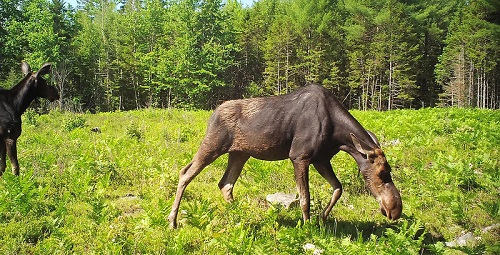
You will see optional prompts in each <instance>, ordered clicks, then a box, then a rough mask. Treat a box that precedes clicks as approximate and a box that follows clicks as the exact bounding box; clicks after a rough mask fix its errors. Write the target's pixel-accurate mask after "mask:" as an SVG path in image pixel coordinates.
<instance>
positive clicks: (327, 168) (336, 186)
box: [314, 161, 342, 222]
mask: <svg viewBox="0 0 500 255" xmlns="http://www.w3.org/2000/svg"><path fill="white" fill-rule="evenodd" d="M314 167H315V168H316V170H317V171H318V173H319V174H320V175H321V176H323V178H325V179H326V180H327V181H328V183H330V185H331V186H332V188H333V194H332V199H331V200H330V203H329V204H328V206H327V207H326V208H325V209H324V210H323V213H322V214H321V219H322V220H323V222H326V218H327V217H328V214H330V211H331V210H332V208H333V206H334V205H335V203H337V201H338V200H339V198H340V196H341V195H342V184H341V183H340V181H339V179H337V176H335V173H334V172H333V168H332V165H331V164H330V161H325V162H322V163H314Z"/></svg>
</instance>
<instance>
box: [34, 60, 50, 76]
mask: <svg viewBox="0 0 500 255" xmlns="http://www.w3.org/2000/svg"><path fill="white" fill-rule="evenodd" d="M51 67H52V64H51V63H45V64H43V66H42V67H41V68H40V70H38V72H36V77H39V76H40V75H45V74H48V73H50V68H51Z"/></svg>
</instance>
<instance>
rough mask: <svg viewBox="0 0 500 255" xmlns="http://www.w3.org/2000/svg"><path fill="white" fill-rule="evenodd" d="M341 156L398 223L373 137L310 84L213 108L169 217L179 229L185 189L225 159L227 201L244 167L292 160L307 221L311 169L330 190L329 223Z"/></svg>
mask: <svg viewBox="0 0 500 255" xmlns="http://www.w3.org/2000/svg"><path fill="white" fill-rule="evenodd" d="M340 150H342V151H345V152H347V153H349V154H350V155H351V156H352V157H353V158H354V159H355V160H356V162H357V164H358V167H359V170H360V171H361V173H362V175H363V177H364V179H365V182H366V186H367V188H368V189H369V190H370V191H371V193H372V194H373V195H374V196H375V198H376V199H377V201H378V202H379V204H380V210H381V212H382V214H384V215H385V216H387V218H389V219H391V220H396V219H398V218H399V217H400V216H401V211H402V202H401V197H400V194H399V191H398V190H397V189H396V186H394V183H393V182H392V178H391V168H390V166H389V164H388V163H387V160H386V158H385V155H384V152H383V151H382V150H381V149H380V145H379V142H378V141H377V138H376V137H375V135H373V134H372V133H371V132H369V131H367V130H365V129H364V128H363V127H362V126H361V125H360V124H359V122H358V121H357V120H356V119H355V118H354V117H353V116H352V115H351V114H350V113H349V112H348V111H347V110H346V109H345V108H344V107H343V106H342V105H341V104H340V102H339V101H338V100H337V99H335V97H334V96H333V95H332V94H331V93H330V92H329V91H328V90H326V89H325V88H323V87H321V86H319V85H308V86H305V87H303V88H301V89H298V90H297V91H295V92H294V93H291V94H287V95H282V96H275V97H264V98H253V99H243V100H234V101H227V102H225V103H223V104H222V105H220V106H219V107H218V108H217V109H215V111H214V113H213V114H212V116H211V117H210V120H209V121H208V128H207V133H206V136H205V138H204V139H203V141H202V143H201V146H200V148H199V149H198V152H197V153H196V154H195V156H194V158H193V160H192V161H191V162H190V163H189V164H188V165H187V166H186V167H184V168H183V169H182V170H181V171H180V175H179V184H178V187H177V193H176V195H175V200H174V203H173V205H172V211H171V212H170V215H169V216H168V220H169V221H170V226H171V227H174V228H175V227H177V213H178V211H179V205H180V201H181V198H182V194H183V193H184V190H185V189H186V186H187V185H188V184H189V183H190V182H191V180H193V178H194V177H195V176H196V175H198V173H200V171H201V170H202V169H203V168H205V167H206V166H207V165H209V164H210V163H212V162H213V161H214V160H215V159H216V158H218V157H219V156H221V155H222V154H225V153H229V159H228V165H227V168H226V172H225V173H224V175H223V176H222V179H221V180H220V182H219V188H220V190H221V191H222V194H223V196H224V199H225V200H226V201H228V202H231V201H233V187H234V183H235V182H236V180H237V179H238V177H239V176H240V174H241V170H242V168H243V165H244V164H245V162H246V161H247V160H248V159H249V158H250V157H254V158H257V159H262V160H282V159H286V158H289V159H290V160H291V161H292V163H293V167H294V174H295V181H296V184H297V189H298V192H299V201H300V207H301V209H302V216H303V219H304V220H308V219H309V218H310V215H309V210H310V209H309V206H310V194H309V165H310V164H313V165H314V167H315V168H316V170H317V171H318V172H319V173H320V174H321V176H323V178H325V179H326V180H327V181H328V182H329V183H330V185H331V186H332V187H333V195H332V199H331V201H330V203H329V204H328V206H327V207H326V208H325V209H324V210H323V212H322V214H321V218H322V220H323V221H326V218H327V216H328V214H329V213H330V211H331V210H332V207H333V206H334V205H335V203H336V202H337V200H338V199H339V198H340V196H341V195H342V185H341V184H340V182H339V180H338V179H337V177H336V176H335V173H334V172H333V169H332V166H331V164H330V160H331V158H332V157H333V156H334V155H335V154H337V153H338V152H339V151H340Z"/></svg>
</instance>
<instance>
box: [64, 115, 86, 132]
mask: <svg viewBox="0 0 500 255" xmlns="http://www.w3.org/2000/svg"><path fill="white" fill-rule="evenodd" d="M86 121H87V120H86V119H85V118H84V117H83V116H81V115H73V116H70V117H69V118H67V119H65V120H64V122H63V127H64V129H65V130H66V131H72V130H74V129H77V128H84V127H85V126H86Z"/></svg>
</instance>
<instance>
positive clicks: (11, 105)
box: [0, 62, 59, 176]
mask: <svg viewBox="0 0 500 255" xmlns="http://www.w3.org/2000/svg"><path fill="white" fill-rule="evenodd" d="M50 66H51V64H49V63H46V64H44V65H43V66H42V68H40V70H38V72H36V73H33V72H32V71H31V68H30V66H29V65H28V63H26V62H23V63H22V65H21V70H22V71H23V74H24V75H25V77H24V79H23V80H21V81H20V82H19V83H18V84H17V85H16V86H14V87H13V88H11V89H9V90H5V89H0V137H1V141H0V156H1V161H0V176H1V175H2V174H3V172H4V171H5V167H6V152H7V154H8V155H9V158H10V162H11V164H12V173H13V174H15V175H19V162H18V161H17V147H16V141H17V138H18V137H19V136H20V135H21V115H22V114H23V113H24V112H25V111H26V109H27V108H28V106H29V105H30V104H31V102H32V101H33V100H35V98H37V97H42V98H47V99H48V100H50V101H51V102H52V101H54V100H57V99H59V93H58V92H57V89H56V88H55V87H53V86H49V85H47V82H46V81H45V80H44V79H43V77H42V75H44V74H48V73H49V72H50Z"/></svg>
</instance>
